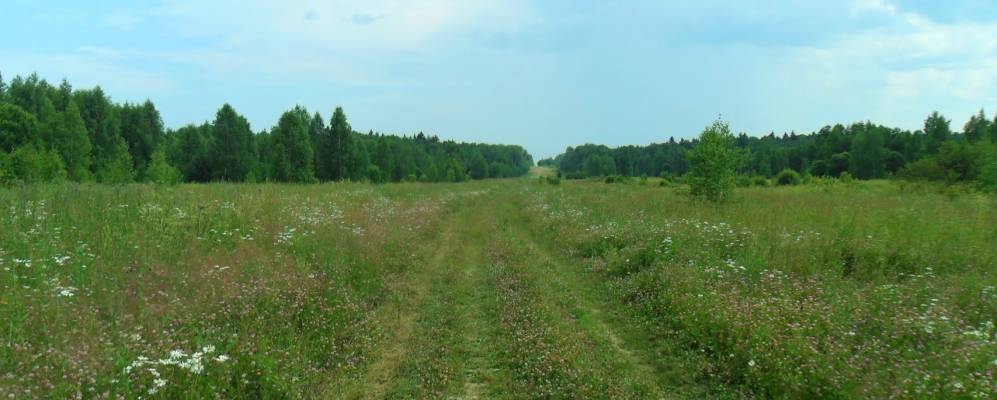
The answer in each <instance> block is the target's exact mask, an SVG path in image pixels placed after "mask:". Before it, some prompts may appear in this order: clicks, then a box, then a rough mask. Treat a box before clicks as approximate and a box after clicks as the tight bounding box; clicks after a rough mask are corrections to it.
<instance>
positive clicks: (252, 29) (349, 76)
mask: <svg viewBox="0 0 997 400" xmlns="http://www.w3.org/2000/svg"><path fill="white" fill-rule="evenodd" d="M150 18H156V19H159V20H161V22H162V25H163V26H170V27H173V29H177V31H178V33H180V34H181V35H185V36H188V37H193V38H197V39H198V41H200V42H201V43H203V44H204V45H202V46H199V47H198V48H197V49H186V50H182V51H177V52H173V53H171V54H166V55H164V56H165V57H166V58H168V59H170V60H172V61H176V62H182V63H189V64H192V65H196V66H199V67H201V68H204V69H205V70H208V71H213V72H218V73H220V74H224V77H225V78H229V79H238V78H239V77H240V72H242V73H244V74H242V76H243V77H248V76H250V75H251V74H250V72H254V73H263V74H268V76H269V77H270V78H271V79H277V80H281V81H288V80H292V81H297V82H302V81H325V82H328V81H336V82H339V83H347V84H385V83H388V82H396V81H398V80H400V79H403V77H401V76H399V75H400V74H399V73H398V71H399V70H405V73H411V72H412V70H418V69H419V68H408V69H406V68H395V66H397V65H407V64H405V63H413V62H415V63H418V62H421V61H424V60H429V59H432V57H433V55H434V54H439V53H449V54H453V53H454V52H459V51H461V50H462V49H464V50H466V49H468V48H469V47H470V46H473V43H469V41H473V40H474V39H475V38H479V37H487V36H489V35H506V34H514V33H515V32H517V31H519V30H521V29H524V28H525V27H527V26H530V25H531V24H534V23H536V22H537V21H538V19H539V17H538V14H537V13H536V12H535V11H534V10H533V9H532V7H531V6H530V5H529V2H528V1H527V0H505V1H499V0H483V1H465V0H414V1H400V0H371V1H348V0H318V1H306V0H262V1H256V2H243V1H235V0H223V1H213V2H203V1H200V0H167V1H164V2H162V4H161V5H160V6H159V7H157V8H156V9H155V10H153V11H151V12H150ZM256 78H257V79H258V77H256Z"/></svg>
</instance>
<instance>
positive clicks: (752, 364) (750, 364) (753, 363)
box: [748, 360, 755, 368]
mask: <svg viewBox="0 0 997 400" xmlns="http://www.w3.org/2000/svg"><path fill="white" fill-rule="evenodd" d="M748 366H749V367H752V368H754V367H755V360H751V361H748Z"/></svg>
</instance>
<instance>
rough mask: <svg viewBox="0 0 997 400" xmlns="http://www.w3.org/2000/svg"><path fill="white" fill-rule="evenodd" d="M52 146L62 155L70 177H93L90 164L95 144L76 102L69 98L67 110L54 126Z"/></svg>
mask: <svg viewBox="0 0 997 400" xmlns="http://www.w3.org/2000/svg"><path fill="white" fill-rule="evenodd" d="M52 147H53V148H54V149H55V150H56V152H58V153H59V155H60V156H61V157H62V160H63V162H64V163H65V166H66V173H67V175H68V177H69V179H71V180H74V181H77V182H85V181H89V180H91V179H92V178H93V173H92V172H91V171H90V164H92V162H93V160H92V158H91V152H92V151H93V145H92V144H91V143H90V137H89V136H88V135H87V127H86V124H85V123H84V122H83V117H81V116H80V109H79V107H77V106H76V102H75V101H72V100H69V104H68V106H67V107H66V111H63V112H62V113H61V115H60V118H59V120H58V122H57V124H56V125H55V126H54V127H53V142H52Z"/></svg>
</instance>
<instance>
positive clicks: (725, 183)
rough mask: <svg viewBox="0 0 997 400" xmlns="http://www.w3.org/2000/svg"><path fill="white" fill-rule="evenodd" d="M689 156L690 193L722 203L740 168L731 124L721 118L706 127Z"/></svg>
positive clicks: (730, 190)
mask: <svg viewBox="0 0 997 400" xmlns="http://www.w3.org/2000/svg"><path fill="white" fill-rule="evenodd" d="M688 157H689V174H688V177H687V178H686V181H687V182H688V183H689V189H690V193H691V194H692V195H694V196H702V197H704V198H706V199H708V200H710V201H712V202H715V203H722V202H724V201H727V200H728V199H730V197H731V193H732V192H733V189H734V184H735V183H736V182H735V178H734V171H735V169H736V168H737V163H738V153H737V149H735V148H734V135H733V134H731V133H730V126H728V125H727V123H726V122H724V121H722V120H717V121H716V122H714V123H713V125H711V126H709V127H707V128H706V129H705V130H703V133H701V134H700V135H699V143H698V144H697V145H696V147H695V148H693V149H692V151H691V152H689V153H688Z"/></svg>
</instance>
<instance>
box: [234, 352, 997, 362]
mask: <svg viewBox="0 0 997 400" xmlns="http://www.w3.org/2000/svg"><path fill="white" fill-rule="evenodd" d="M215 361H218V362H225V361H228V356H227V355H224V354H222V355H220V356H218V357H215ZM994 364H997V360H994Z"/></svg>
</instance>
